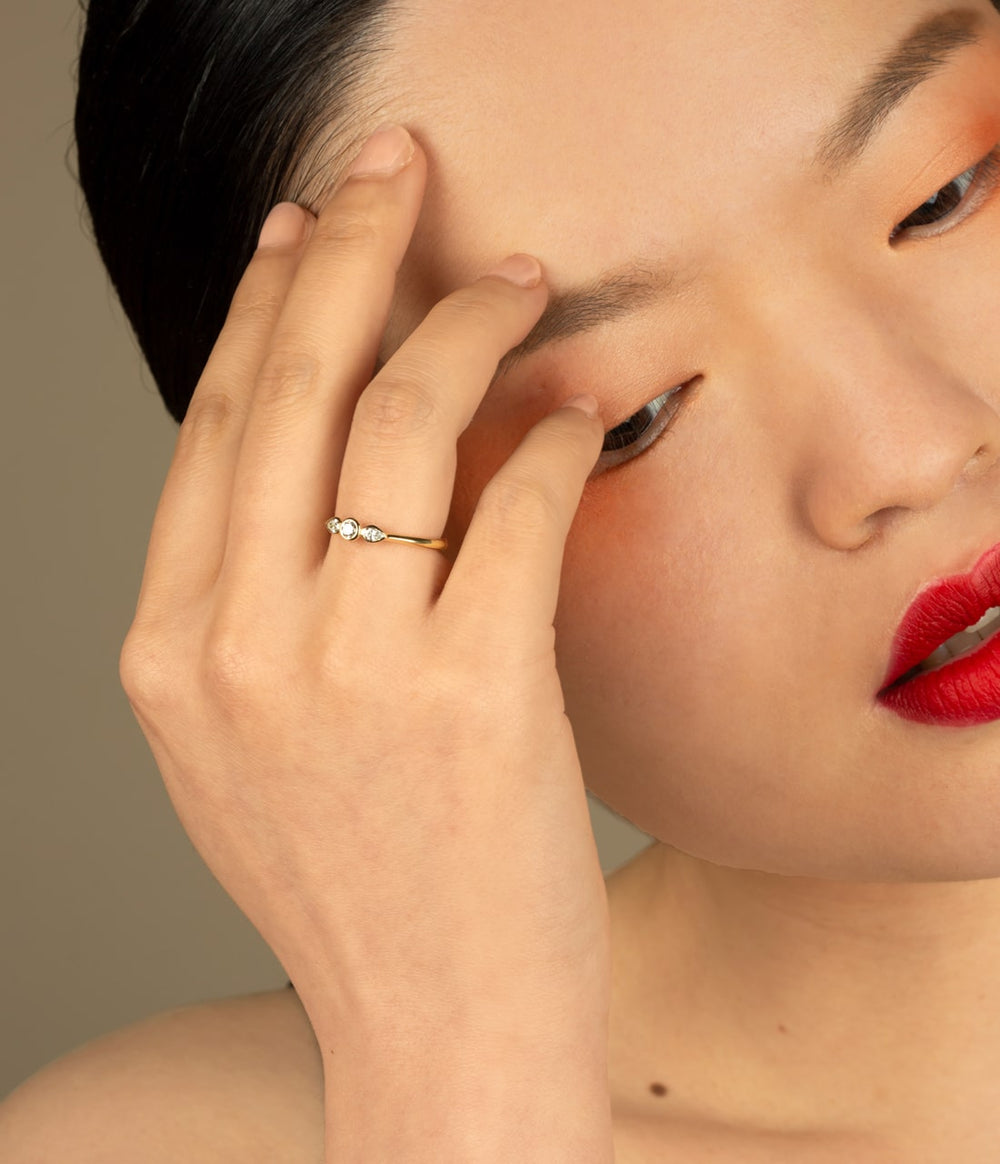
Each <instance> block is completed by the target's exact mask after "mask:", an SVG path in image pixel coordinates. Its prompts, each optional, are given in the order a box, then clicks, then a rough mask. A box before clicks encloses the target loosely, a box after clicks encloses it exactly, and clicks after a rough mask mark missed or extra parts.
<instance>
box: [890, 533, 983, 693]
mask: <svg viewBox="0 0 1000 1164" xmlns="http://www.w3.org/2000/svg"><path fill="white" fill-rule="evenodd" d="M991 606H1000V542H998V543H997V544H996V545H995V546H993V547H992V548H991V549H988V550H987V551H986V553H985V554H983V555H982V557H981V558H980V559H979V560H978V561H977V562H976V564H975V565H974V566H973V567H972V569H971V570H970V571H969V572H968V573H967V574H952V575H950V576H949V577H947V578H937V579H935V580H934V581H933V582H928V583H927V585H926V586H925V587H924V588H923V589H922V590H921V591H920V593H919V594H918V595H917V596H916V598H915V599H914V600H913V602H911V603H910V606H909V609H908V610H907V612H906V614H904V615H903V619H902V621H901V622H900V624H899V628H898V630H897V631H896V637H895V638H894V639H893V643H892V660H891V662H890V663H889V669H888V671H886V673H885V678H884V679H883V681H882V689H883V690H884V689H885V688H886V687H889V686H890V685H891V684H893V683H895V682H896V680H897V679H899V678H900V676H902V675H905V674H906V672H907V671H909V670H910V668H911V667H915V666H916V665H917V664H918V663H920V662H922V661H923V660H924V659H926V658H927V656H928V655H929V654H930V653H931V652H932V651H934V650H935V649H936V648H938V647H939V646H941V644H942V643H943V642H945V641H946V640H947V639H950V638H951V636H952V635H955V634H958V632H959V631H961V630H965V628H966V627H967V626H972V624H973V623H976V622H978V621H979V620H980V619H981V618H982V617H983V615H984V614H985V613H986V611H987V610H989V609H990V607H991Z"/></svg>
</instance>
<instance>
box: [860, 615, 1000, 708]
mask: <svg viewBox="0 0 1000 1164" xmlns="http://www.w3.org/2000/svg"><path fill="white" fill-rule="evenodd" d="M878 701H879V703H881V704H882V705H883V706H885V707H888V708H889V709H890V710H891V711H894V712H895V713H896V714H897V715H899V716H902V717H903V719H910V720H913V721H914V722H915V723H929V724H941V725H946V726H950V727H970V726H972V725H973V724H978V723H989V722H990V721H991V720H994V719H1000V631H998V632H997V633H996V634H995V635H993V637H992V638H989V639H987V640H986V642H985V643H983V645H982V646H981V647H976V649H975V650H974V651H971V652H970V653H969V654H968V655H963V656H962V657H961V658H960V659H954V660H952V662H950V663H945V665H944V666H943V667H940V668H939V669H938V670H936V671H922V672H921V673H920V674H919V675H915V676H914V677H913V678H912V679H908V680H907V681H906V682H905V683H901V684H900V685H899V686H898V687H887V688H886V689H885V690H884V691H880V692H879V694H878Z"/></svg>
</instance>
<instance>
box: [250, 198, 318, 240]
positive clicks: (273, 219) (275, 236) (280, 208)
mask: <svg viewBox="0 0 1000 1164" xmlns="http://www.w3.org/2000/svg"><path fill="white" fill-rule="evenodd" d="M305 229H306V216H305V215H304V214H303V213H302V209H301V207H299V206H296V205H295V203H294V202H279V203H278V205H277V206H275V207H274V208H273V209H272V211H271V213H270V214H269V215H268V216H267V218H265V219H264V225H263V226H262V227H261V228H260V238H259V239H258V240H257V246H258V247H290V246H292V245H293V244H295V243H297V242H299V241H300V240H301V239H302V236H303V235H304V234H305Z"/></svg>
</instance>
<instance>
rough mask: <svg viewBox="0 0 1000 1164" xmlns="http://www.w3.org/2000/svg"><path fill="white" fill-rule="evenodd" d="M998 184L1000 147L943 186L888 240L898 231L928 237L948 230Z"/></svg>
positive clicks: (982, 200) (896, 235)
mask: <svg viewBox="0 0 1000 1164" xmlns="http://www.w3.org/2000/svg"><path fill="white" fill-rule="evenodd" d="M998 186H1000V146H998V147H997V148H996V149H995V150H993V152H992V153H990V154H988V155H987V156H986V157H985V158H983V160H982V161H981V162H978V163H977V164H976V165H974V166H972V167H970V168H969V169H968V170H966V171H965V173H964V174H959V175H958V177H957V178H952V180H951V181H950V182H949V183H948V184H947V186H942V187H941V189H940V190H938V191H937V193H936V194H934V196H933V197H932V198H928V199H927V201H926V202H924V203H922V204H921V205H920V206H918V207H917V209H916V210H914V211H913V213H912V214H909V215H907V217H906V218H904V219H903V221H902V222H901V223H900V224H899V225H898V226H897V227H896V228H895V230H893V232H892V234H891V235H890V236H889V237H890V239H894V238H898V237H899V236H900V235H901V234H905V235H907V236H908V237H914V236H915V237H917V238H929V237H932V236H933V235H937V234H944V233H945V231H948V230H951V229H952V228H953V227H955V226H957V225H958V224H959V223H960V222H962V221H964V219H966V218H968V217H969V215H970V214H973V213H974V212H975V211H977V210H978V209H979V208H980V207H981V206H982V205H983V203H984V202H986V201H987V199H988V198H989V197H990V195H992V194H994V193H995V192H996V190H997V188H998Z"/></svg>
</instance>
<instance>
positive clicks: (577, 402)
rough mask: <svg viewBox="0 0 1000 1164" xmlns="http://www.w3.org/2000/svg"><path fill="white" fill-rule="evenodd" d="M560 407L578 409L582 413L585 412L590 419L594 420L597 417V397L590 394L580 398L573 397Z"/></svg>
mask: <svg viewBox="0 0 1000 1164" xmlns="http://www.w3.org/2000/svg"><path fill="white" fill-rule="evenodd" d="M559 407H560V408H578V409H579V410H580V411H581V412H585V413H586V414H587V415H588V416H589V417H590V419H591V420H593V419H594V418H595V417H596V416H597V410H598V404H597V397H596V396H591V395H590V393H589V392H588V393H583V394H581V395H578V396H571V397H570V398H569V400H564V401H563V402H562V404H561V405H560V406H559Z"/></svg>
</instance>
